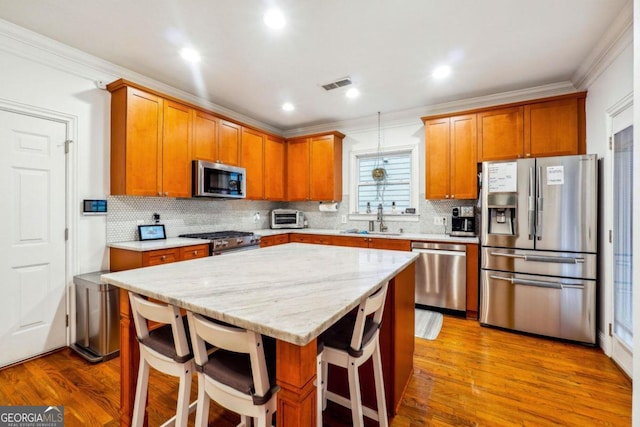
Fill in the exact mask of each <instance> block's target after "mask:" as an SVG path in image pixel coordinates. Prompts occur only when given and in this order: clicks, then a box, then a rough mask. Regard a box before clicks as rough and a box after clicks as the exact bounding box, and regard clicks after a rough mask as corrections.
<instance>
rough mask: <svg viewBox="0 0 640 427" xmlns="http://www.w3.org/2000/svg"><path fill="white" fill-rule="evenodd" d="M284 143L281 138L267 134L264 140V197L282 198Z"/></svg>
mask: <svg viewBox="0 0 640 427" xmlns="http://www.w3.org/2000/svg"><path fill="white" fill-rule="evenodd" d="M284 161H285V145H284V141H283V140H281V139H277V138H274V137H272V136H267V138H266V139H265V142H264V197H265V199H267V200H284V199H285V188H284V175H285V173H284V171H285V169H284V168H285V164H284Z"/></svg>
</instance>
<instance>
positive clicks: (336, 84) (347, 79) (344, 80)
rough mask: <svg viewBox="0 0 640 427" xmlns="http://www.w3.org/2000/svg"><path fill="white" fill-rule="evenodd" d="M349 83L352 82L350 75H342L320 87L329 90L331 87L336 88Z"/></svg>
mask: <svg viewBox="0 0 640 427" xmlns="http://www.w3.org/2000/svg"><path fill="white" fill-rule="evenodd" d="M351 83H353V82H352V81H351V77H344V78H342V79H339V80H336V81H335V82H331V83H327V84H324V85H322V88H323V89H324V90H327V91H329V90H333V89H338V88H340V87H344V86H349V85H350V84H351Z"/></svg>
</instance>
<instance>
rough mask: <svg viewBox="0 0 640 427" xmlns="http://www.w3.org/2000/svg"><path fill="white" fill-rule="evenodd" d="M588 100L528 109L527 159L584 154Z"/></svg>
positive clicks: (548, 104)
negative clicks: (586, 102)
mask: <svg viewBox="0 0 640 427" xmlns="http://www.w3.org/2000/svg"><path fill="white" fill-rule="evenodd" d="M584 103H585V98H584V97H578V98H567V99H559V100H555V101H547V102H537V103H535V104H528V105H525V106H524V153H525V157H542V156H564V155H568V154H584V153H586V147H585V135H584V129H585V109H584Z"/></svg>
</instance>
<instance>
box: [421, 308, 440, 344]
mask: <svg viewBox="0 0 640 427" xmlns="http://www.w3.org/2000/svg"><path fill="white" fill-rule="evenodd" d="M442 320H443V317H442V313H438V312H435V311H428V310H422V309H420V308H416V332H415V335H416V336H417V337H420V338H424V339H427V340H435V339H436V338H437V337H438V334H439V333H440V329H441V328H442Z"/></svg>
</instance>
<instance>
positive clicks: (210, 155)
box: [191, 110, 219, 162]
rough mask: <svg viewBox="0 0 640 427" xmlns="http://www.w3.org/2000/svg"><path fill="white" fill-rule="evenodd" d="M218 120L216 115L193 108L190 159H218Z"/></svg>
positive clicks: (211, 160)
mask: <svg viewBox="0 0 640 427" xmlns="http://www.w3.org/2000/svg"><path fill="white" fill-rule="evenodd" d="M218 122H219V120H218V118H217V117H215V116H213V115H211V114H207V113H204V112H202V111H198V110H194V114H193V139H192V143H191V147H192V150H191V153H192V154H191V159H192V160H207V161H210V162H215V161H216V160H218Z"/></svg>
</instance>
